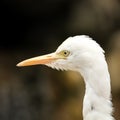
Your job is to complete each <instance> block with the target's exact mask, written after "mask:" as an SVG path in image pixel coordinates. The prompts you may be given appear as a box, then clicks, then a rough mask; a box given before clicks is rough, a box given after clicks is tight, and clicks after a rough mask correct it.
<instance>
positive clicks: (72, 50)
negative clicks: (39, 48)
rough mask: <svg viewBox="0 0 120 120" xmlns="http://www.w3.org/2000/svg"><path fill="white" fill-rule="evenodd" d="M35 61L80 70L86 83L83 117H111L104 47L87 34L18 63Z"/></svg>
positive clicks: (99, 119)
mask: <svg viewBox="0 0 120 120" xmlns="http://www.w3.org/2000/svg"><path fill="white" fill-rule="evenodd" d="M36 64H44V65H47V66H49V67H52V68H55V69H57V70H59V69H61V70H72V71H77V72H79V73H80V74H81V75H82V76H83V78H84V81H85V85H86V91H85V97H84V101H83V118H84V120H114V118H113V117H112V102H111V85H110V76H109V72H108V66H107V63H106V60H105V57H104V50H103V49H102V48H101V47H100V46H99V44H98V43H96V42H95V41H94V40H92V39H91V38H90V37H88V36H85V35H81V36H75V37H69V38H68V39H66V40H65V41H64V42H63V43H62V44H61V45H60V46H59V47H58V49H57V50H56V51H55V52H54V53H51V54H48V55H44V56H39V57H35V58H31V59H28V60H25V61H23V62H21V63H19V64H18V65H17V66H28V65H36Z"/></svg>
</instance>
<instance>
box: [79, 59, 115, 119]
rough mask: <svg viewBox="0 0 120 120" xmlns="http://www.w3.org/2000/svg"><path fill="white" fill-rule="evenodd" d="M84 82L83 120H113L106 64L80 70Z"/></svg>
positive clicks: (104, 62) (101, 63)
mask: <svg viewBox="0 0 120 120" xmlns="http://www.w3.org/2000/svg"><path fill="white" fill-rule="evenodd" d="M80 72H81V74H82V76H83V78H84V81H85V87H86V91H85V96H84V102H83V118H84V120H113V117H112V115H111V114H112V103H111V86H110V77H109V72H108V67H107V63H106V61H105V60H103V61H102V62H100V64H96V65H95V64H94V65H92V66H91V67H89V68H86V69H82V70H81V71H80Z"/></svg>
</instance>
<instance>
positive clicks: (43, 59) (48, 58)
mask: <svg viewBox="0 0 120 120" xmlns="http://www.w3.org/2000/svg"><path fill="white" fill-rule="evenodd" d="M57 59H60V56H58V55H56V54H55V53H51V54H47V55H42V56H38V57H34V58H30V59H27V60H24V61H22V62H20V63H18V64H17V66H18V67H22V66H31V65H38V64H44V65H45V64H48V63H51V62H53V61H55V60H57Z"/></svg>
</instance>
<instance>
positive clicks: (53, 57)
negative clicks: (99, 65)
mask: <svg viewBox="0 0 120 120" xmlns="http://www.w3.org/2000/svg"><path fill="white" fill-rule="evenodd" d="M103 52H104V51H103V49H102V48H101V47H100V46H99V44H97V43H96V42H95V41H94V40H92V39H91V38H90V37H88V36H85V35H80V36H74V37H69V38H68V39H66V40H65V41H64V42H63V43H62V44H61V45H60V46H59V47H58V48H57V50H56V51H55V52H53V53H50V54H47V55H42V56H38V57H34V58H30V59H27V60H24V61H22V62H20V63H18V64H17V66H19V67H21V66H30V65H39V64H43V65H47V66H49V67H51V68H54V69H57V70H59V69H60V70H72V71H78V69H84V68H85V67H90V66H92V65H93V64H94V63H95V61H96V59H99V58H101V57H100V56H102V57H103V56H104V55H103Z"/></svg>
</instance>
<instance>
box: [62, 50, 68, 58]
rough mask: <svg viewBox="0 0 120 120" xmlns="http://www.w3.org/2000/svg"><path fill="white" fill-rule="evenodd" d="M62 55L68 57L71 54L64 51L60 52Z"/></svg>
mask: <svg viewBox="0 0 120 120" xmlns="http://www.w3.org/2000/svg"><path fill="white" fill-rule="evenodd" d="M60 54H61V55H62V56H64V57H68V56H69V54H70V52H69V51H68V50H63V51H61V52H60Z"/></svg>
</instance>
